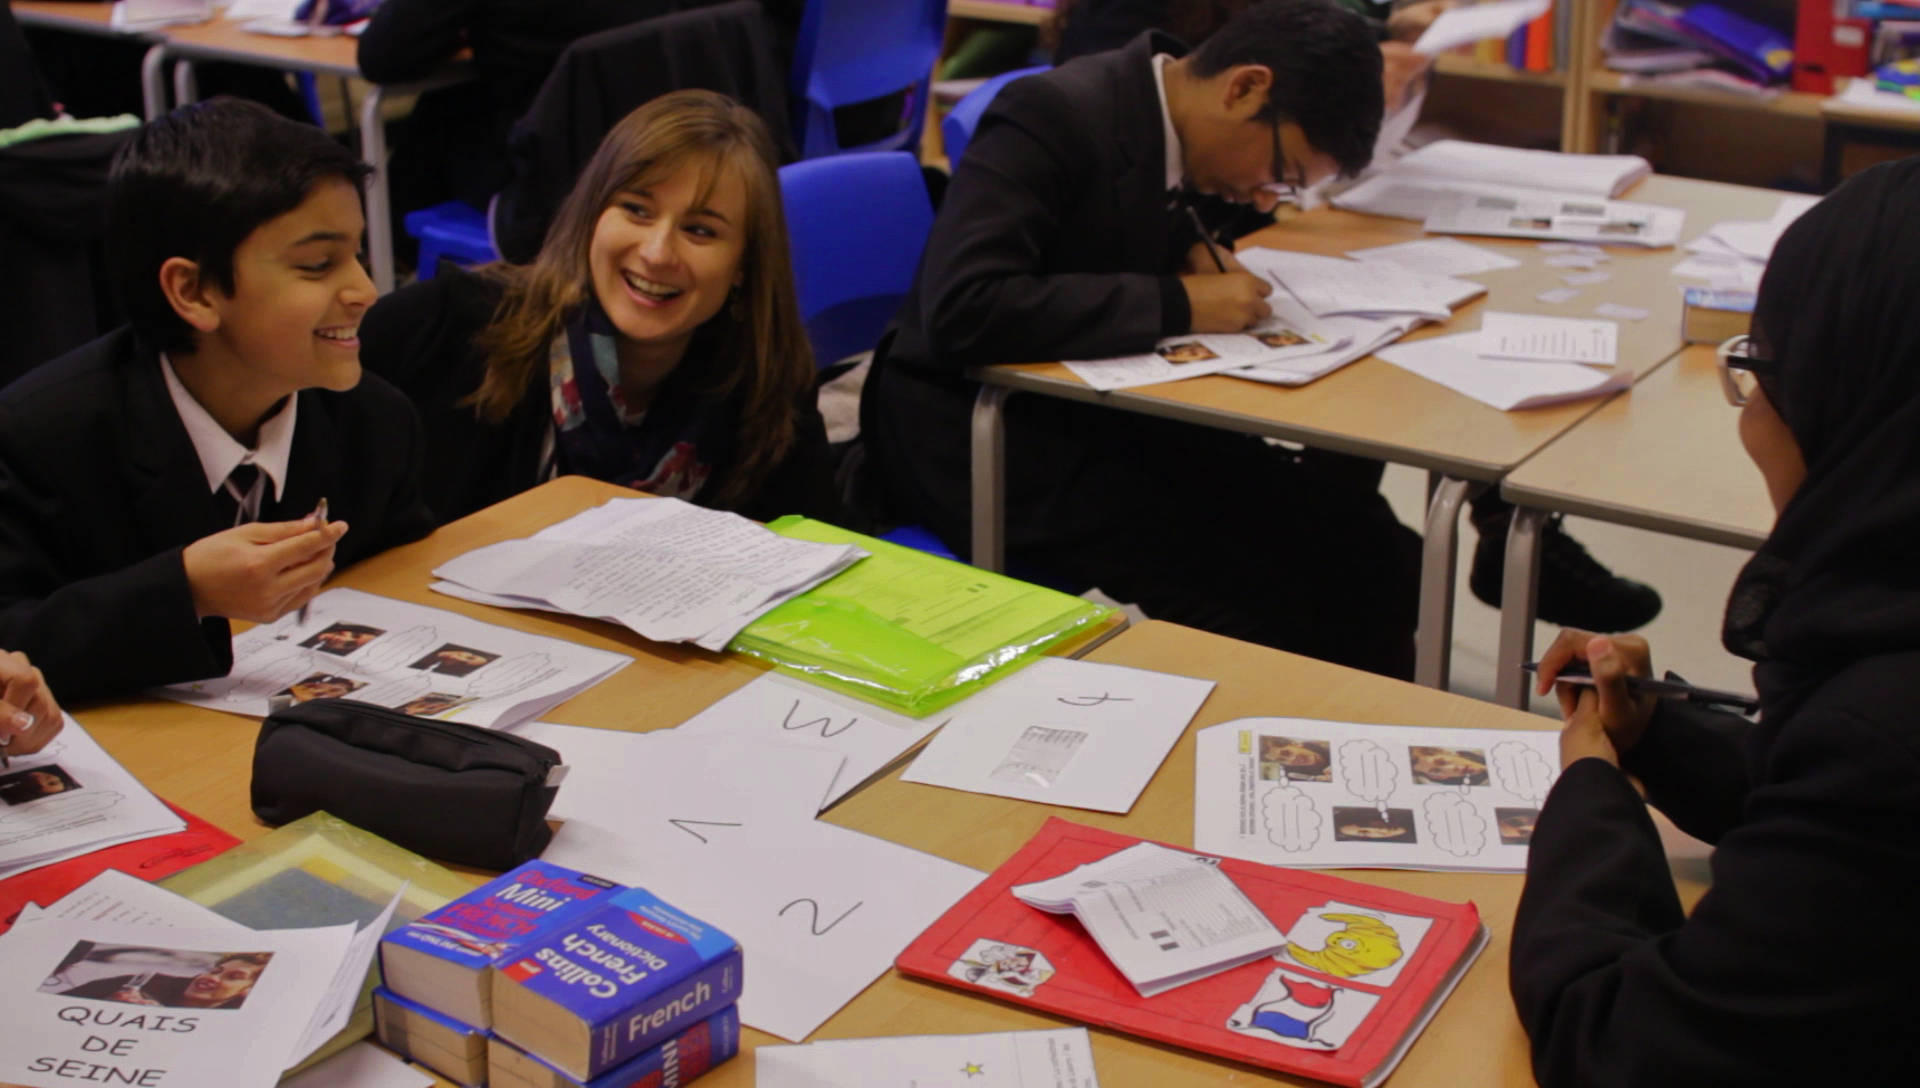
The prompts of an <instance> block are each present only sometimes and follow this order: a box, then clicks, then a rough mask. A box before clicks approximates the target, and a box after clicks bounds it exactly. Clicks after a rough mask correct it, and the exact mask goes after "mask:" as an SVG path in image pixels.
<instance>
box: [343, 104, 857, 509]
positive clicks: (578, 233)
mask: <svg viewBox="0 0 1920 1088" xmlns="http://www.w3.org/2000/svg"><path fill="white" fill-rule="evenodd" d="M360 336H361V360H362V362H363V363H364V364H365V365H366V367H367V368H368V369H370V370H372V371H374V372H375V373H377V374H380V375H381V376H382V377H384V378H386V379H387V380H389V381H391V382H393V383H394V384H395V385H397V386H399V387H400V388H401V389H403V390H405V391H406V392H407V394H408V396H410V397H412V398H413V401H414V403H415V404H416V405H417V406H418V407H419V409H420V412H421V415H422V416H423V417H424V422H425V424H426V432H427V465H426V467H425V476H426V482H427V501H428V502H429V503H430V504H432V506H433V507H434V510H435V512H436V513H438V514H439V515H440V516H441V517H442V518H443V519H448V518H455V517H459V516H461V515H463V514H466V513H470V512H472V511H474V510H477V509H479V508H481V507H483V506H487V505H489V504H491V503H494V502H498V501H499V500H501V499H504V498H507V497H509V496H511V495H514V494H517V493H519V492H520V491H523V490H525V489H527V488H529V487H532V486H533V485H535V484H537V483H539V482H541V481H542V480H544V479H547V478H549V477H550V476H553V475H569V474H571V475H584V476H592V477H594V478H596V479H601V480H607V481H609V482H612V483H618V484H623V485H625V486H628V487H634V488H638V489H640V490H643V491H649V492H652V493H654V494H657V495H668V496H673V497H677V498H682V499H686V500H688V501H690V502H697V503H699V504H700V505H702V506H709V507H714V508H719V509H727V510H737V511H739V512H741V513H744V514H747V515H749V516H753V517H760V518H769V517H774V516H778V515H780V514H789V513H804V514H810V515H814V516H820V517H832V516H834V515H835V514H836V513H837V504H836V502H835V499H834V493H833V486H832V478H831V476H832V474H831V467H830V462H829V459H828V453H827V441H826V429H825V426H824V425H823V424H822V422H821V420H820V413H819V410H818V409H817V408H816V407H815V405H814V399H813V378H814V365H813V354H812V351H811V349H810V348H809V346H808V343H807V337H806V330H805V328H804V326H803V325H802V324H801V320H800V311H799V303H798V301H797V299H796V297H795V294H794V285H793V271H792V268H791V265H790V263H789V260H788V252H787V228H786V219H785V216H784V214H783V212H782V210H781V203H780V188H779V181H778V177H777V175H776V173H775V168H774V152H773V144H772V141H771V139H770V138H769V137H768V135H767V131H766V128H765V126H764V125H763V124H762V123H761V121H760V119H759V118H758V117H756V116H755V115H754V114H753V113H752V112H751V111H750V110H748V109H746V108H745V107H743V106H740V105H738V104H737V103H735V102H733V101H732V100H730V99H728V98H726V97H724V96H722V95H718V94H714V93H712V92H710V91H680V92H676V93H674V94H670V95H664V96H662V97H660V98H657V99H655V100H654V101H652V102H649V103H647V104H646V105H644V106H642V107H640V108H639V109H637V110H635V111H634V112H633V113H632V114H630V115H628V116H627V117H626V118H625V119H624V120H622V121H621V122H620V123H619V124H618V125H616V126H614V128H613V130H612V131H610V132H608V133H607V136H606V139H605V140H604V141H602V142H601V145H600V150H599V151H598V152H597V153H595V155H594V157H593V160H592V161H591V162H589V163H588V164H587V166H586V169H585V170H584V171H582V173H581V175H580V180H579V181H578V182H577V183H576V184H575V185H574V188H573V192H572V194H570V195H569V196H568V198H567V200H566V202H565V203H563V204H562V205H561V207H560V211H559V213H558V215H557V216H556V217H555V219H554V223H553V226H552V228H551V229H550V230H549V232H548V234H547V240H546V244H545V245H544V246H543V247H542V248H541V251H540V254H539V256H538V257H536V258H535V259H534V262H533V263H532V264H530V265H526V266H514V265H507V264H501V263H496V264H491V265H487V266H484V267H482V268H479V269H475V270H472V271H463V270H449V271H447V272H445V273H443V274H441V275H439V276H436V277H435V278H433V279H431V280H425V281H422V282H420V283H418V284H415V285H413V286H411V287H408V288H406V289H404V290H401V291H398V292H395V293H394V294H392V295H390V296H388V297H387V298H385V299H383V300H381V302H380V303H379V304H378V305H376V306H374V308H373V309H372V310H371V311H369V312H368V313H367V316H366V319H365V320H364V321H363V322H362V324H361V329H360Z"/></svg>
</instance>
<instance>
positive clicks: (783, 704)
mask: <svg viewBox="0 0 1920 1088" xmlns="http://www.w3.org/2000/svg"><path fill="white" fill-rule="evenodd" d="M989 690H992V689H989ZM961 705H965V704H964V702H963V703H962V704H961ZM953 714H954V708H948V709H947V710H944V711H941V712H940V713H938V714H934V715H932V716H930V717H927V718H924V719H920V718H909V717H907V716H906V715H905V714H898V713H895V712H893V711H891V710H883V709H881V708H880V707H877V706H874V705H872V704H870V703H862V702H859V701H857V700H854V699H848V698H845V697H843V696H840V695H836V694H834V693H833V692H831V691H828V690H826V689H825V688H822V687H820V686H819V685H818V684H809V683H807V682H806V681H804V680H798V679H795V678H794V677H791V676H783V675H781V674H780V673H777V672H769V673H767V674H765V675H763V676H761V677H760V678H759V679H757V680H755V681H753V682H752V683H750V684H748V685H746V686H745V687H743V688H741V689H740V690H738V691H736V692H734V693H733V694H731V695H728V696H727V697H726V698H724V699H721V700H720V701H719V702H716V703H714V704H713V705H712V706H710V707H708V708H707V709H705V710H702V711H701V712H700V713H698V714H695V715H694V716H693V717H691V718H688V719H687V720H686V721H684V722H682V723H680V725H679V727H678V728H677V729H676V730H675V732H679V733H692V734H728V735H732V736H737V737H742V738H746V739H750V740H752V739H757V740H763V741H767V742H770V743H774V744H779V745H783V746H796V745H797V746H803V747H807V748H819V749H823V750H825V751H830V752H834V753H836V754H838V755H840V756H843V757H844V758H845V760H846V762H845V763H844V764H843V765H842V766H841V768H840V771H839V774H838V775H837V776H836V777H835V778H834V780H833V784H832V785H831V786H829V787H828V788H827V796H826V800H825V801H824V802H823V803H822V805H821V807H822V808H825V807H828V806H831V805H832V804H834V803H835V802H837V801H839V800H840V799H841V798H842V797H845V796H846V795H847V794H849V793H851V792H853V791H854V790H856V789H858V788H859V787H860V786H861V785H862V784H864V783H865V782H867V781H868V780H870V779H872V778H873V777H874V776H875V775H878V774H879V773H880V772H881V771H883V770H885V769H887V768H888V767H890V766H892V765H893V764H894V763H895V762H896V761H897V760H899V759H900V758H901V757H902V756H904V755H905V754H906V753H908V752H910V751H912V750H913V749H914V748H915V747H916V746H918V745H919V744H920V742H921V741H923V740H925V739H926V738H927V737H928V736H929V735H930V734H932V733H933V731H934V730H936V729H939V728H940V727H941V726H942V725H945V724H946V723H947V722H948V721H950V720H952V718H953Z"/></svg>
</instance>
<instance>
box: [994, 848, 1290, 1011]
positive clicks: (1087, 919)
mask: <svg viewBox="0 0 1920 1088" xmlns="http://www.w3.org/2000/svg"><path fill="white" fill-rule="evenodd" d="M1013 895H1014V898H1016V899H1018V900H1020V901H1021V902H1022V903H1025V904H1027V905H1028V906H1030V907H1036V908H1038V909H1040V910H1044V911H1047V912H1049V913H1052V914H1071V915H1073V916H1074V917H1076V918H1078V919H1079V920H1080V924H1081V925H1083V926H1085V927H1086V928H1087V933H1088V934H1089V935H1090V936H1092V937H1093V939H1094V941H1095V943H1097V944H1099V946H1100V950H1101V951H1102V952H1105V953H1106V955H1107V959H1108V960H1110V961H1111V962H1112V963H1113V966H1114V969H1115V970H1117V971H1119V972H1120V973H1121V974H1122V975H1124V976H1126V979H1127V981H1128V982H1130V983H1132V984H1133V988H1134V989H1135V990H1138V991H1139V992H1140V996H1141V997H1153V996H1154V995H1156V994H1162V993H1165V992H1167V991H1168V990H1171V989H1174V988H1175V987H1179V986H1184V985H1186V984H1187V983H1189V982H1195V981H1198V980H1200V979H1203V978H1207V977H1208V976H1211V975H1217V974H1219V973H1220V972H1222V971H1229V970H1232V969H1233V968H1235V967H1238V966H1240V965H1241V964H1243V963H1251V962H1253V961H1254V960H1257V959H1264V958H1265V957H1267V956H1269V955H1272V954H1273V953H1274V952H1275V951H1277V950H1279V949H1280V948H1282V947H1284V946H1285V945H1286V943H1287V940H1286V938H1285V937H1283V936H1281V934H1280V931H1279V930H1277V929H1275V928H1274V927H1273V923H1272V922H1271V921H1269V920H1268V919H1267V916H1266V915H1265V914H1262V913H1261V912H1260V908H1259V907H1257V906H1255V905H1254V904H1253V901H1252V900H1250V899H1248V898H1247V896H1246V893H1244V892H1242V891H1241V890H1240V888H1239V887H1238V886H1237V885H1235V884H1234V882H1233V878H1232V877H1230V876H1228V875H1227V874H1226V873H1224V872H1222V871H1221V869H1220V861H1219V859H1218V858H1208V857H1201V856H1199V855H1197V854H1189V853H1187V852H1185V851H1182V850H1170V849H1168V848H1166V847H1164V846H1159V845H1156V844H1154V843H1150V842H1143V843H1139V844H1138V845H1135V846H1129V847H1127V848H1126V849H1125V850H1121V851H1119V852H1117V853H1113V854H1109V855H1108V856H1106V857H1104V858H1101V859H1100V860H1099V861H1096V862H1092V863H1090V864H1086V865H1080V866H1076V867H1075V868H1074V869H1073V870H1071V871H1070V872H1067V873H1063V874H1061V875H1060V876H1057V877H1054V878H1053V879H1051V880H1042V881H1038V882H1036V883H1032V884H1020V885H1016V886H1015V887H1014V888H1013Z"/></svg>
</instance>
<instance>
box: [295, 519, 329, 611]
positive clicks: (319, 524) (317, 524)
mask: <svg viewBox="0 0 1920 1088" xmlns="http://www.w3.org/2000/svg"><path fill="white" fill-rule="evenodd" d="M308 520H310V521H312V522H313V527H314V528H316V529H324V528H326V527H327V497H326V496H325V495H322V496H320V505H318V506H316V507H314V508H313V516H312V517H311V518H309V519H308ZM312 604H313V598H311V597H309V598H307V599H306V600H304V601H301V602H300V623H301V625H302V626H304V625H305V624H306V622H307V609H308V608H309V606H311V605H312Z"/></svg>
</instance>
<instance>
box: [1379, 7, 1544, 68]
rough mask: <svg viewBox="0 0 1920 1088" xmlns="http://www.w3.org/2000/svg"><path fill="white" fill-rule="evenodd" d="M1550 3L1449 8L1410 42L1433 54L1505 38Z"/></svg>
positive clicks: (1541, 12) (1424, 51)
mask: <svg viewBox="0 0 1920 1088" xmlns="http://www.w3.org/2000/svg"><path fill="white" fill-rule="evenodd" d="M1551 7H1553V0H1489V2H1486V3H1479V4H1471V5H1468V6H1465V7H1457V8H1450V9H1448V10H1446V11H1443V12H1441V13H1440V16H1439V18H1436V19H1435V20H1434V21H1433V22H1432V23H1430V24H1428V26H1427V30H1426V33H1424V34H1422V35H1420V40H1419V41H1417V42H1414V43H1413V51H1414V52H1416V53H1420V54H1422V55H1424V56H1433V55H1434V54H1436V53H1444V52H1446V51H1447V50H1449V49H1457V48H1459V47H1460V46H1463V45H1472V44H1473V43H1474V42H1478V41H1485V40H1487V39H1488V38H1502V39H1504V38H1505V37H1506V36H1507V35H1509V34H1512V33H1513V32H1514V31H1516V30H1518V29H1520V28H1521V27H1523V26H1525V25H1526V24H1528V23H1530V22H1533V21H1534V20H1535V19H1538V18H1539V17H1540V16H1542V15H1545V14H1546V13H1547V10H1548V9H1549V8H1551Z"/></svg>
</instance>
